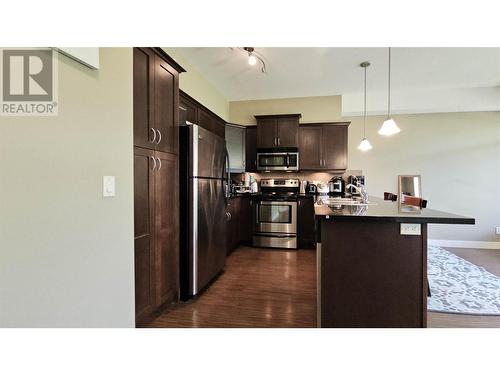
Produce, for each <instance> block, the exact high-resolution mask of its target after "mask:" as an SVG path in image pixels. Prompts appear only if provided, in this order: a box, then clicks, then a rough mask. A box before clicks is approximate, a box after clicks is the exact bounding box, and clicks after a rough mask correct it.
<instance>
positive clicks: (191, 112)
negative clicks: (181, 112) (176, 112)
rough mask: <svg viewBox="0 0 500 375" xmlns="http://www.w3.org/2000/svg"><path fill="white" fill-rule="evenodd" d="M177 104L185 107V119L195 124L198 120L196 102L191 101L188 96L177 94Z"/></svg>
mask: <svg viewBox="0 0 500 375" xmlns="http://www.w3.org/2000/svg"><path fill="white" fill-rule="evenodd" d="M179 104H180V105H181V106H182V107H184V108H186V112H187V113H186V120H188V121H189V122H191V123H193V124H196V122H197V121H198V107H197V105H196V103H194V102H193V101H191V100H190V99H189V98H188V97H186V96H184V95H182V94H179Z"/></svg>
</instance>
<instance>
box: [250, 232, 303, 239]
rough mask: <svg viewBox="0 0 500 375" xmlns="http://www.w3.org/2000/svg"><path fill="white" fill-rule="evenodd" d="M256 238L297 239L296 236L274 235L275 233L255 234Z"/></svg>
mask: <svg viewBox="0 0 500 375" xmlns="http://www.w3.org/2000/svg"><path fill="white" fill-rule="evenodd" d="M254 236H256V237H274V238H295V237H297V235H296V234H274V233H269V234H267V233H254Z"/></svg>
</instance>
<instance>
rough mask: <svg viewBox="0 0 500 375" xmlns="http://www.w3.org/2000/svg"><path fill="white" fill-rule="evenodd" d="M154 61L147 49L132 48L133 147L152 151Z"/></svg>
mask: <svg viewBox="0 0 500 375" xmlns="http://www.w3.org/2000/svg"><path fill="white" fill-rule="evenodd" d="M154 60H155V54H154V52H153V51H151V50H150V49H147V48H144V49H143V48H134V68H133V70H134V78H133V82H134V83H133V87H134V88H133V90H134V105H133V107H134V146H139V147H144V148H150V149H154V147H155V144H154V143H153V130H152V128H153V127H154V125H153V122H154V118H153V116H154V113H153V108H154V103H153V97H154Z"/></svg>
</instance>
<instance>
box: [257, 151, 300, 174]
mask: <svg viewBox="0 0 500 375" xmlns="http://www.w3.org/2000/svg"><path fill="white" fill-rule="evenodd" d="M257 170H258V171H264V172H271V171H289V172H293V171H298V170H299V150H298V148H296V147H284V148H272V149H269V148H259V149H257Z"/></svg>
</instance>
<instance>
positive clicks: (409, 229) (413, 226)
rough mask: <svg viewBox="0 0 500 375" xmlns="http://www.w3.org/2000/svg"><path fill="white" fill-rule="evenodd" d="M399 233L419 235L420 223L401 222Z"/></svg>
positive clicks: (420, 232) (420, 230) (420, 231)
mask: <svg viewBox="0 0 500 375" xmlns="http://www.w3.org/2000/svg"><path fill="white" fill-rule="evenodd" d="M401 234H402V235H405V236H420V235H421V234H422V225H421V224H417V223H401Z"/></svg>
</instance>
